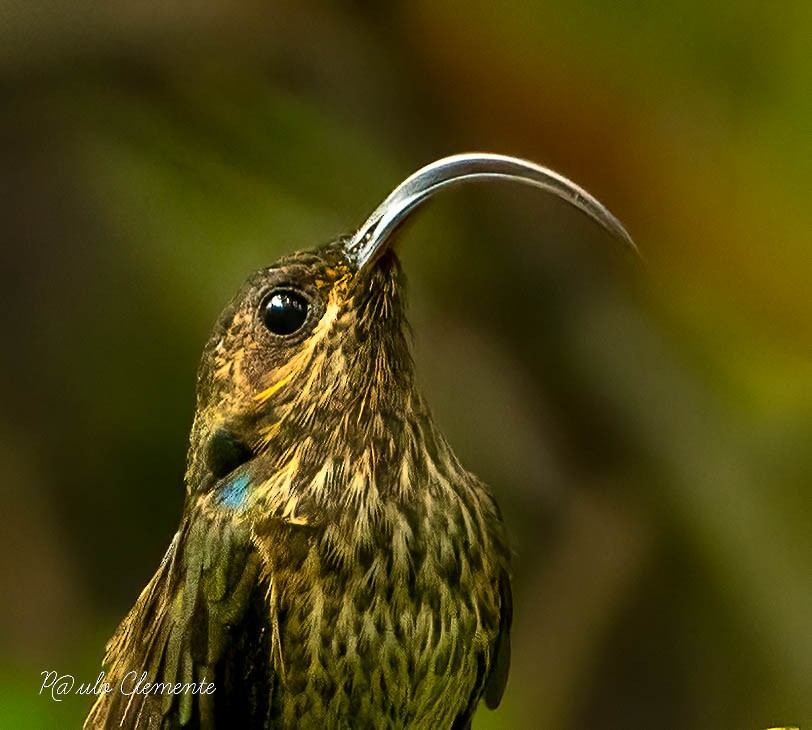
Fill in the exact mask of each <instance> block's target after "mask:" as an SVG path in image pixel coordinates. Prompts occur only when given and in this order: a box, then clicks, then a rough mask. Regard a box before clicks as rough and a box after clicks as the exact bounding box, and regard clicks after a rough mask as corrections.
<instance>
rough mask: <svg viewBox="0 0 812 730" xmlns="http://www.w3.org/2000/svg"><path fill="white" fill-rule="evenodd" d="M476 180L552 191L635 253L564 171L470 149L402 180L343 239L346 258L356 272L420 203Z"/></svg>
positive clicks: (628, 240) (607, 214) (614, 222)
mask: <svg viewBox="0 0 812 730" xmlns="http://www.w3.org/2000/svg"><path fill="white" fill-rule="evenodd" d="M481 179H497V180H499V179H501V180H513V181H515V182H520V183H525V184H527V185H532V186H534V187H537V188H540V189H541V190H543V191H545V192H547V193H552V194H553V195H555V196H557V197H559V198H561V199H562V200H564V201H566V202H567V203H570V204H571V205H574V206H575V207H576V208H578V209H579V210H581V211H583V212H584V213H586V214H587V215H588V216H589V217H590V218H591V219H592V220H593V221H595V222H596V223H597V224H598V225H600V226H601V227H602V228H603V229H605V230H606V231H607V232H609V233H610V234H611V235H612V236H613V237H614V238H617V239H619V240H620V241H621V242H622V243H624V244H625V245H626V246H628V247H629V248H630V249H632V250H633V251H634V252H635V253H636V252H637V247H636V246H635V245H634V242H633V241H632V239H631V236H629V234H628V233H627V232H626V229H625V228H624V227H623V226H622V225H621V224H620V221H618V219H617V218H615V216H613V215H612V214H611V213H610V212H609V211H608V210H607V209H606V208H605V207H604V206H603V205H602V204H601V203H600V202H599V201H598V200H596V199H595V198H594V197H592V196H591V195H590V194H589V193H588V192H587V191H586V190H584V189H583V188H581V187H579V186H578V185H576V184H575V183H574V182H572V181H571V180H568V179H567V178H565V177H564V176H563V175H559V174H558V173H557V172H553V171H552V170H550V169H548V168H546V167H541V166H540V165H536V164H535V163H533V162H528V161H527V160H520V159H519V158H517V157H507V156H505V155H494V154H488V153H484V152H472V153H467V154H462V155H453V156H451V157H444V158H443V159H441V160H437V161H436V162H432V163H431V164H429V165H426V166H425V167H423V168H421V169H420V170H418V171H417V172H415V173H414V174H413V175H411V176H410V177H408V178H406V179H405V180H404V181H403V182H402V183H401V184H400V185H398V186H397V187H396V188H395V189H394V190H393V191H392V192H391V193H390V195H389V197H388V198H386V200H384V201H383V203H381V204H380V205H379V206H378V207H377V208H376V209H375V212H374V213H372V215H371V216H369V218H367V220H366V221H365V222H364V224H363V225H362V226H361V227H360V228H359V229H358V231H357V232H356V233H355V235H354V236H353V237H352V238H351V239H350V240H349V241H347V243H346V244H345V246H344V251H345V254H346V256H347V258H348V259H349V260H350V262H351V263H352V264H354V265H355V267H356V268H357V269H358V270H359V271H360V270H361V269H363V268H364V267H366V266H368V265H369V264H370V262H373V261H374V260H375V259H376V258H377V256H378V255H379V254H380V253H382V252H383V251H384V250H385V249H386V243H387V241H388V240H389V237H390V236H391V235H392V233H393V232H394V231H395V229H396V228H397V227H398V226H399V225H400V224H401V223H403V222H404V221H405V220H406V219H407V218H408V217H409V215H411V213H412V212H413V211H414V210H415V209H416V208H418V207H419V206H420V204H421V203H423V202H425V201H426V200H428V199H429V198H431V197H433V196H434V195H435V194H437V193H438V192H440V191H441V190H443V189H445V188H450V187H454V186H456V185H459V184H460V183H464V182H468V181H472V180H481Z"/></svg>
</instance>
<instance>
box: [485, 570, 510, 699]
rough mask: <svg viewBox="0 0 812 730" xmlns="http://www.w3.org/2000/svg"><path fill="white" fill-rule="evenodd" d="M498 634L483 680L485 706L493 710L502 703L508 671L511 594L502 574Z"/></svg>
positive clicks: (507, 578) (508, 584)
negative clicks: (486, 674) (489, 664)
mask: <svg viewBox="0 0 812 730" xmlns="http://www.w3.org/2000/svg"><path fill="white" fill-rule="evenodd" d="M499 599H500V603H501V606H500V608H499V633H498V634H497V636H496V641H495V643H494V647H493V662H492V664H491V669H490V672H489V673H488V678H487V679H486V680H485V692H484V697H485V704H486V705H487V706H488V707H489V708H490V709H491V710H493V709H495V708H496V707H498V706H499V703H500V702H501V701H502V695H503V694H504V692H505V685H506V684H507V678H508V670H509V669H510V625H511V623H512V622H513V594H512V593H511V590H510V576H508V574H507V573H506V572H504V571H503V572H502V574H501V575H500V577H499Z"/></svg>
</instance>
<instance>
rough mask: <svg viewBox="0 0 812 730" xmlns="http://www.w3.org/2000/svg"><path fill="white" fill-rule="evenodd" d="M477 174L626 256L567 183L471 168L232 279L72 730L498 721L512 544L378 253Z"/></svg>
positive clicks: (457, 169) (422, 178) (428, 181)
mask: <svg viewBox="0 0 812 730" xmlns="http://www.w3.org/2000/svg"><path fill="white" fill-rule="evenodd" d="M477 179H506V180H515V181H518V182H521V183H526V184H530V185H533V186H535V187H537V188H540V189H542V190H544V191H546V192H548V193H552V194H554V195H557V196H558V197H560V198H563V199H564V200H566V201H568V202H569V203H571V204H572V205H574V206H576V207H577V208H579V209H581V210H582V211H583V212H585V213H586V214H587V215H589V216H590V217H591V218H593V219H594V220H595V221H596V222H597V223H598V224H599V225H601V226H602V227H603V228H604V229H606V230H608V231H609V232H610V233H611V234H612V235H613V236H614V237H616V238H618V239H620V240H621V241H624V242H625V243H626V244H627V245H629V246H631V247H632V248H633V247H634V244H633V243H632V242H631V239H630V237H629V235H628V233H626V231H625V230H624V229H623V227H622V226H621V224H620V223H619V222H618V221H617V219H615V218H614V216H612V214H611V213H609V211H608V210H606V208H604V207H603V206H602V205H601V204H600V203H599V202H598V201H597V200H596V199H595V198H593V197H592V196H591V195H590V194H589V193H587V192H586V191H584V190H583V189H581V188H579V187H578V186H577V185H576V184H575V183H573V182H571V181H569V180H567V179H566V178H564V177H562V176H560V175H558V174H557V173H555V172H553V171H552V170H549V169H547V168H544V167H541V166H539V165H536V164H534V163H531V162H528V161H525V160H520V159H518V158H513V157H507V156H502V155H493V154H486V153H470V154H464V155H455V156H452V157H448V158H444V159H442V160H438V161H436V162H434V163H432V164H430V165H427V166H426V167H424V168H422V169H421V170H418V171H417V172H416V173H414V174H413V175H412V176H410V177H409V178H407V179H406V180H405V181H404V182H403V183H401V184H400V185H398V186H397V187H396V188H395V190H394V191H393V192H392V193H391V195H389V196H388V197H387V198H386V199H385V200H384V202H383V203H382V204H381V205H380V206H379V207H378V208H377V209H376V210H375V211H374V212H373V214H372V215H371V216H370V217H369V218H368V219H367V221H366V222H365V223H364V224H363V225H362V226H361V228H360V229H359V230H358V231H357V232H356V233H355V234H354V235H352V236H347V237H344V238H339V239H338V240H335V241H333V242H330V243H328V244H327V245H324V246H321V247H319V248H315V249H312V250H309V251H303V252H298V253H294V254H292V255H289V256H286V257H284V258H282V259H280V260H279V261H277V262H276V263H275V264H273V265H272V266H270V267H269V268H266V269H263V270H261V271H259V272H257V273H255V274H254V275H253V276H251V277H250V278H249V279H248V280H247V282H246V283H245V284H244V285H243V287H242V288H241V289H240V291H239V292H238V293H237V294H236V296H235V297H234V298H233V299H232V300H231V301H230V302H229V304H228V305H227V306H226V308H225V309H224V311H223V312H222V314H221V315H220V317H219V319H218V321H217V323H216V325H215V327H214V330H213V332H212V334H211V336H210V338H209V340H208V343H207V344H206V346H205V349H204V352H203V356H202V360H201V363H200V367H199V371H198V378H197V407H196V411H195V417H194V422H193V425H192V430H191V436H190V444H189V451H188V459H187V469H186V474H185V486H186V501H185V506H184V510H183V515H182V518H181V523H180V527H179V529H178V531H177V533H176V534H175V536H174V538H173V539H172V541H171V544H170V545H169V548H168V550H167V551H166V554H165V555H164V558H163V560H162V562H161V564H160V567H159V568H158V570H157V572H156V573H155V576H154V577H153V578H152V580H150V582H149V583H148V585H147V586H146V588H144V590H143V592H142V593H141V595H140V596H139V598H138V599H137V601H136V603H135V606H134V607H133V608H132V610H131V611H130V612H129V614H128V615H127V616H126V618H125V619H124V621H123V622H122V624H121V626H120V627H119V628H118V630H117V632H116V633H115V635H114V636H113V638H112V639H111V641H110V642H109V644H108V646H107V652H106V656H105V660H104V667H105V672H106V675H105V676H106V681H107V682H108V686H109V687H110V688H111V689H110V691H109V692H103V693H101V694H100V695H99V697H98V699H97V701H96V703H95V704H94V706H93V708H92V709H91V711H90V714H89V716H88V717H87V719H86V721H85V725H84V727H85V728H120V727H123V728H149V729H153V728H154V729H156V730H157V729H159V728H161V729H168V728H226V727H243V728H455V729H463V728H469V727H470V725H471V721H472V717H473V715H474V712H475V711H476V709H477V706H478V705H479V703H480V701H484V703H485V704H486V705H487V706H488V707H489V708H495V707H496V706H497V705H499V703H500V700H501V699H502V695H503V693H504V691H505V685H506V682H507V678H508V670H509V665H510V627H511V618H512V598H511V582H510V571H511V568H510V562H511V547H510V541H509V538H508V536H507V532H506V528H505V525H504V522H503V519H502V516H501V513H500V510H499V507H498V505H497V503H496V500H495V499H494V496H493V494H492V492H491V490H490V489H489V488H488V487H487V486H486V485H485V484H484V483H483V482H482V481H481V480H480V479H478V478H477V477H476V476H474V475H473V474H472V473H470V472H469V471H467V470H466V469H465V468H464V467H463V466H462V464H461V463H460V462H459V460H458V459H457V457H456V456H455V455H454V452H453V450H452V449H451V447H450V445H449V443H448V441H447V440H446V438H445V437H444V436H443V434H442V432H441V431H440V429H439V428H438V427H437V424H436V423H435V420H434V418H433V416H432V413H431V410H430V408H429V405H428V404H427V403H426V400H425V398H424V397H423V395H422V393H421V391H420V388H419V386H418V382H417V378H416V374H415V365H414V361H413V359H412V355H411V349H410V334H409V333H410V330H409V325H408V322H407V318H406V302H405V290H404V286H405V285H404V277H403V272H402V268H401V265H400V263H399V260H398V257H397V254H396V252H395V250H394V248H393V247H392V245H391V241H392V240H393V238H394V236H393V234H394V233H395V231H396V230H397V229H398V228H399V227H400V226H401V224H402V223H403V222H404V221H405V220H407V218H408V217H409V216H410V215H411V214H412V212H413V211H414V210H415V209H417V208H418V207H419V206H420V205H421V204H422V203H423V202H424V201H426V200H428V199H430V198H431V197H433V196H434V195H435V194H436V193H437V192H439V191H441V190H443V189H446V188H448V187H453V186H456V185H457V184H459V183H462V182H466V181H470V180H477Z"/></svg>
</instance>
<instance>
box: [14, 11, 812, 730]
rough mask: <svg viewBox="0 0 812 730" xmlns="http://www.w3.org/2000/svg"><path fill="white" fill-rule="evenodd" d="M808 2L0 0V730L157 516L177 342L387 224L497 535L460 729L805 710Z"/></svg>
mask: <svg viewBox="0 0 812 730" xmlns="http://www.w3.org/2000/svg"><path fill="white" fill-rule="evenodd" d="M810 38H812V5H810V3H808V2H805V1H803V0H798V1H796V2H781V3H776V4H765V3H756V2H747V1H745V2H727V3H707V2H701V3H700V2H696V1H695V0H689V1H688V2H683V3H678V4H673V5H667V4H648V3H643V2H638V1H636V0H627V1H625V2H610V1H609V0H588V1H587V2H582V3H569V4H554V3H548V2H535V3H529V2H526V1H521V0H507V1H505V2H501V3H488V2H482V1H481V0H470V1H469V2H466V3H448V2H437V1H436V0H435V1H434V2H430V1H428V0H412V2H396V3H390V4H374V3H364V2H354V3H346V4H332V3H327V2H318V1H314V0H299V2H294V3H286V2H282V3H276V4H274V5H273V7H272V8H268V7H265V4H263V3H259V2H225V1H224V0H203V1H202V2H196V3H192V2H173V3H165V4H158V3H154V4H153V3H141V2H123V1H122V0H111V1H110V2H106V3H96V2H91V0H75V1H74V2H71V3H67V2H58V1H56V0H53V1H51V2H41V3H24V2H21V1H20V0H17V1H15V0H0V93H1V94H2V96H1V97H0V98H2V106H1V107H0V237H2V238H1V241H2V246H1V247H0V251H1V252H0V256H2V271H3V309H4V315H5V323H4V326H3V334H4V357H3V358H2V361H1V362H0V368H2V369H1V370H0V393H2V410H0V419H1V420H0V433H2V440H1V441H0V444H1V445H0V455H1V457H0V458H2V474H3V481H2V491H1V492H0V504H2V529H0V585H2V593H3V598H2V601H0V693H1V695H2V696H0V727H3V728H29V727H30V728H39V727H43V728H49V727H54V728H56V727H60V728H61V727H77V726H78V725H79V724H80V722H81V718H82V717H83V716H84V714H85V712H86V711H87V709H88V706H89V704H90V703H89V701H88V700H87V699H86V698H83V697H79V698H77V697H68V698H67V699H66V700H65V701H64V702H62V703H54V702H52V701H51V700H50V699H48V698H46V697H45V696H39V695H38V694H37V693H38V691H39V688H40V684H41V681H42V680H41V677H40V672H42V671H43V670H49V669H54V670H58V671H59V672H60V673H70V674H73V675H75V676H76V677H77V681H87V680H93V679H95V676H96V674H97V672H98V667H99V663H100V660H101V656H102V648H103V645H104V642H105V641H106V640H107V638H108V637H109V636H110V634H111V633H112V631H113V630H114V628H115V626H116V625H117V623H118V621H119V620H120V619H121V618H122V617H123V615H124V613H125V612H126V611H127V609H128V608H129V607H130V606H131V605H132V603H133V601H134V600H135V598H136V596H137V595H138V593H139V592H140V590H141V588H142V587H143V585H144V584H145V583H146V581H147V580H148V579H149V577H150V576H151V575H152V573H153V571H154V570H155V568H156V566H157V564H158V562H159V560H160V558H161V556H162V554H163V552H164V550H165V548H166V546H167V544H168V543H169V540H170V538H171V536H172V534H173V532H174V530H175V528H176V526H177V524H178V521H179V515H180V509H181V505H182V500H183V485H182V473H183V468H184V460H185V449H186V438H187V432H188V428H189V425H190V423H191V418H192V411H193V392H194V377H195V368H196V365H197V359H198V357H199V354H200V352H201V349H202V346H203V343H204V341H205V339H206V337H207V333H208V329H209V327H210V326H211V324H212V322H213V321H214V319H215V318H216V316H217V314H218V312H219V310H220V308H221V306H222V305H223V304H224V303H225V301H227V299H228V298H229V297H230V296H231V294H232V293H233V292H234V290H235V289H236V288H237V287H238V286H239V284H240V283H241V281H242V280H243V278H244V277H245V276H247V275H248V274H249V273H250V272H251V271H252V270H253V269H255V268H259V267H261V266H264V265H267V264H269V263H270V262H272V261H273V260H274V259H275V258H276V257H278V256H279V255H281V254H283V253H286V252H289V251H291V250H294V249H296V248H300V247H309V246H312V245H315V244H318V243H321V242H325V241H327V240H329V239H331V238H333V237H334V236H336V235H338V234H340V233H344V232H347V231H349V230H351V229H352V228H353V227H354V226H356V225H357V224H359V223H360V222H361V221H362V220H363V219H364V218H365V217H366V215H367V214H368V213H369V212H370V211H371V210H372V208H373V207H374V206H375V205H376V204H377V203H378V202H379V201H380V200H381V199H382V198H383V196H384V195H386V194H387V193H388V192H389V190H390V189H391V188H392V187H393V186H394V185H395V184H396V183H397V182H399V181H400V180H401V179H402V178H403V177H405V176H406V175H407V174H409V173H410V172H412V171H413V170H414V169H416V168H417V167H419V166H420V165H422V164H424V163H426V162H428V161H430V160H432V159H435V158H437V157H440V156H442V155H444V154H449V153H453V152H459V151H464V150H470V149H481V150H488V151H496V152H503V153H508V154H516V155H520V156H524V157H527V158H530V159H533V160H535V161H537V162H540V163H542V164H547V165H550V166H552V167H554V168H555V169H557V170H559V171H561V172H563V173H564V174H566V175H568V176H570V177H572V178H573V179H575V180H576V181H578V182H579V183H581V184H582V185H583V186H585V187H586V188H587V189H589V190H590V191H591V192H593V193H594V194H596V195H597V196H598V197H599V198H600V199H601V200H602V201H603V202H605V203H606V204H607V205H608V206H609V208H610V209H612V210H613V212H615V213H616V214H617V215H618V217H619V218H620V219H621V220H622V221H623V222H624V223H625V224H626V226H627V227H628V229H629V230H630V231H631V233H632V235H633V236H634V238H635V239H636V240H637V242H638V244H639V246H640V248H641V250H642V252H643V255H644V258H645V265H644V266H642V267H637V266H635V265H634V263H633V262H630V261H629V260H627V259H626V258H624V257H623V256H622V255H621V254H620V252H619V249H618V247H617V246H616V245H615V244H613V243H612V242H611V241H607V240H606V239H605V238H604V237H603V235H602V234H601V233H600V232H598V231H596V230H595V229H594V227H593V226H591V225H590V224H589V223H588V222H585V221H584V220H583V219H582V217H581V216H579V215H578V214H577V213H573V212H572V211H569V210H567V209H566V208H565V207H563V206H561V205H560V204H558V203H556V202H554V201H549V200H546V199H544V198H543V197H542V196H540V195H538V193H536V192H534V191H532V190H526V189H522V188H515V187H510V186H505V185H492V184H491V185H482V186H474V187H471V188H469V189H465V190H462V191H459V192H454V193H449V194H447V195H445V196H443V197H441V198H439V199H438V200H437V201H436V202H435V203H434V204H433V205H432V206H430V208H429V209H428V210H427V211H426V212H425V213H424V214H423V215H422V216H421V217H420V219H419V220H418V221H417V222H416V223H415V224H414V225H412V226H411V227H410V228H409V230H408V231H406V232H405V234H404V236H403V243H402V247H401V251H402V254H403V258H404V262H405V266H406V270H407V273H408V275H409V277H410V283H411V312H412V324H413V326H414V330H415V347H416V358H417V361H418V367H419V372H420V376H421V378H422V381H423V384H424V387H425V390H426V391H427V392H428V395H429V397H430V400H431V401H432V403H433V405H434V408H435V410H436V413H437V416H438V419H439V420H440V422H441V424H442V425H443V426H444V428H445V429H446V431H447V433H448V436H449V438H450V440H451V442H452V444H454V445H455V447H456V449H457V451H458V455H459V456H460V457H461V459H462V461H463V462H464V463H465V464H466V465H467V466H468V467H469V468H470V469H472V470H473V471H475V472H477V473H478V474H479V475H480V476H482V477H483V478H484V479H485V480H486V481H487V482H489V483H490V484H491V485H492V486H493V487H494V490H495V492H496V493H497V496H498V498H499V500H500V502H501V504H502V505H503V507H504V512H505V514H506V517H507V520H508V522H509V524H510V528H511V531H512V533H513V535H514V537H515V546H516V552H517V559H516V568H515V582H514V585H515V588H514V593H515V603H516V605H515V616H516V618H515V628H514V647H515V650H514V661H513V669H512V673H511V678H510V682H509V685H508V690H507V694H506V698H505V700H504V702H503V704H502V706H501V707H500V709H499V710H498V711H497V712H496V713H490V712H488V711H487V710H485V709H484V708H482V709H481V710H480V712H479V714H478V715H477V719H476V722H475V724H474V725H475V727H477V728H598V727H599V728H631V727H637V728H651V727H657V728H662V729H663V730H667V729H670V728H675V729H676V728H754V729H756V728H766V727H770V726H773V725H778V724H785V723H786V724H799V723H800V724H801V725H802V727H803V726H804V724H805V726H806V727H810V725H812V529H810V527H811V526H812V477H811V476H810V474H812V448H811V447H810V444H811V443H812V296H811V295H810V288H812V236H811V235H810V231H812V212H811V211H812V209H810V206H809V195H810V190H812V134H811V133H810V132H811V131H812V54H811V53H810Z"/></svg>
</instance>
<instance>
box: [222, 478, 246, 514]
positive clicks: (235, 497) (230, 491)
mask: <svg viewBox="0 0 812 730" xmlns="http://www.w3.org/2000/svg"><path fill="white" fill-rule="evenodd" d="M250 481H251V480H250V478H249V477H248V475H247V474H243V475H242V476H238V477H236V478H234V479H233V480H232V481H230V482H227V483H226V485H225V486H224V487H223V490H222V491H221V492H220V502H221V503H222V504H224V505H225V506H226V507H232V508H236V507H242V506H243V504H244V503H245V498H246V496H247V495H248V484H249V483H250Z"/></svg>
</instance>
